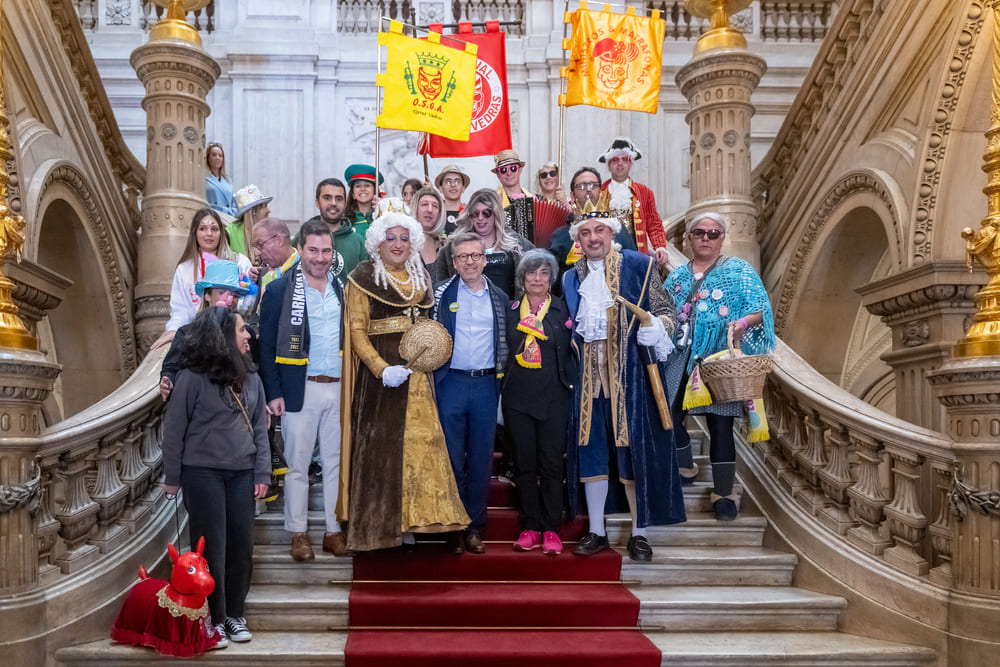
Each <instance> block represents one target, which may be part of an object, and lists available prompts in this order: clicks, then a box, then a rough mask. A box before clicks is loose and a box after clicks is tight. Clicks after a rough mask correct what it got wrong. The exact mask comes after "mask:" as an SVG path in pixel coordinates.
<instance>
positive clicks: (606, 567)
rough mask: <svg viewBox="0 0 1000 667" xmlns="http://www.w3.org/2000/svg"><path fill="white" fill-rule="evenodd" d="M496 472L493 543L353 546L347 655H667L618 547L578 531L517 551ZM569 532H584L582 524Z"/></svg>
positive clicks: (606, 660) (477, 658)
mask: <svg viewBox="0 0 1000 667" xmlns="http://www.w3.org/2000/svg"><path fill="white" fill-rule="evenodd" d="M493 484H494V486H493V488H492V489H491V502H490V505H491V509H490V510H489V524H488V525H487V529H486V532H485V535H484V537H485V538H486V540H488V542H487V545H486V553H485V554H483V555H476V554H465V555H462V556H456V555H454V554H450V553H447V552H446V550H445V548H444V545H443V544H440V543H418V546H417V550H416V552H414V553H410V554H404V553H401V552H399V551H398V550H395V549H394V550H387V551H384V552H376V553H369V554H361V555H358V556H356V557H355V558H354V584H353V586H352V588H351V596H350V608H349V609H350V632H349V634H348V637H347V648H346V650H345V657H346V661H347V665H348V667H390V666H395V665H402V666H406V667H416V666H424V665H426V666H428V667H431V666H433V667H448V666H452V665H454V666H458V665H462V666H465V665H475V666H477V667H481V666H488V667H492V666H497V667H499V666H501V665H503V666H506V665H540V666H541V665H544V666H545V667H562V666H566V667H569V666H571V665H572V666H573V667H589V666H596V665H601V666H602V667H607V666H609V665H614V666H615V667H658V666H659V665H660V660H661V656H660V651H659V650H658V649H657V648H656V647H655V646H653V644H652V643H651V642H650V641H649V640H648V639H646V638H645V637H644V636H643V635H642V633H641V632H639V630H638V629H637V626H636V622H637V619H638V616H639V601H638V600H637V599H636V597H635V596H634V595H632V593H630V592H629V591H628V590H627V589H626V588H625V587H624V586H623V585H622V584H621V583H620V575H621V557H620V556H619V555H618V554H617V553H616V552H613V551H612V552H604V553H601V554H598V555H596V556H592V557H590V558H582V557H579V556H574V555H573V554H572V553H571V551H572V547H573V544H571V543H568V544H566V545H565V547H564V551H563V553H562V554H560V555H559V556H554V557H553V556H545V555H543V554H542V553H541V551H540V550H535V551H532V552H530V553H517V552H515V551H513V550H512V549H511V542H513V540H514V539H516V538H517V535H518V533H519V527H518V521H517V512H516V510H513V509H507V508H506V506H509V505H510V504H511V502H510V501H511V500H512V497H511V488H510V487H505V486H504V485H499V484H498V483H497V482H496V481H495V480H494V482H493ZM497 506H501V507H504V509H497ZM561 532H562V535H561V537H562V538H563V539H564V540H574V541H575V540H576V539H577V538H578V537H579V536H580V535H581V534H582V533H583V524H582V523H576V524H571V525H569V526H566V527H564V528H563V530H562V531H561ZM497 541H500V543H497Z"/></svg>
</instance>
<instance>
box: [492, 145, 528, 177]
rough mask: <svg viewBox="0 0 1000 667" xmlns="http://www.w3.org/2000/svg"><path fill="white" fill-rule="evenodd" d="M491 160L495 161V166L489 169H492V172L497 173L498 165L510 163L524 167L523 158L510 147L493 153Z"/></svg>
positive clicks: (502, 165) (503, 165) (504, 165)
mask: <svg viewBox="0 0 1000 667" xmlns="http://www.w3.org/2000/svg"><path fill="white" fill-rule="evenodd" d="M493 162H494V163H495V165H496V166H494V167H493V168H492V169H490V171H492V172H493V173H494V174H495V173H497V169H499V168H500V167H506V166H507V165H511V164H516V165H519V166H520V167H521V168H522V169H523V168H524V160H522V159H521V158H520V157H518V155H517V151H515V150H513V149H510V148H508V149H507V150H503V151H500V152H499V153H497V154H496V155H494V156H493Z"/></svg>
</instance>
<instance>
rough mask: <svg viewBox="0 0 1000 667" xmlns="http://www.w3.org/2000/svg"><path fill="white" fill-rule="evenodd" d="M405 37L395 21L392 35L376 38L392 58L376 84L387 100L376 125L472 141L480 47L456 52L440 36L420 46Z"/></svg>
mask: <svg viewBox="0 0 1000 667" xmlns="http://www.w3.org/2000/svg"><path fill="white" fill-rule="evenodd" d="M402 31H403V24H402V23H399V22H398V21H393V22H392V23H391V24H390V25H389V32H380V33H379V35H378V43H379V47H380V48H381V47H382V46H387V47H389V58H388V61H387V64H386V68H385V73H384V74H383V73H379V75H378V77H377V80H376V83H378V85H380V86H382V87H383V89H384V97H383V100H382V113H381V114H379V116H378V118H377V119H376V121H375V124H376V125H378V126H379V127H384V128H393V129H396V130H416V131H418V132H430V133H432V134H437V135H440V136H442V137H448V138H449V139H456V140H459V141H468V139H469V128H470V123H471V121H472V97H473V93H474V92H475V87H476V50H477V47H476V45H475V44H464V45H463V47H464V48H463V49H459V48H452V47H450V46H445V45H444V44H441V35H440V34H439V33H436V32H432V33H430V34H428V35H427V39H426V40H420V39H414V38H412V37H406V36H405V35H403V33H402Z"/></svg>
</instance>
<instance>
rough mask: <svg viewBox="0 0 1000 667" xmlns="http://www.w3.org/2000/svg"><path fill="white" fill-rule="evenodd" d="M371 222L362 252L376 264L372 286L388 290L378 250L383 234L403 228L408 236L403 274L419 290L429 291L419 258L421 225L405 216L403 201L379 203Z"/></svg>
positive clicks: (421, 240)
mask: <svg viewBox="0 0 1000 667" xmlns="http://www.w3.org/2000/svg"><path fill="white" fill-rule="evenodd" d="M372 215H373V216H374V220H373V221H372V224H371V225H370V226H369V227H368V232H367V233H366V234H365V250H367V251H368V255H369V257H371V258H372V262H374V264H375V284H376V285H380V286H383V287H386V288H388V287H389V279H388V278H387V277H386V269H385V264H384V263H383V261H382V254H381V253H380V252H379V246H380V245H382V242H383V241H385V233H386V232H387V231H388V230H389V229H391V228H393V227H402V228H404V229H406V231H408V232H409V233H410V256H409V257H407V258H406V263H405V267H406V272H407V273H409V274H410V279H411V280H414V281H415V283H416V286H417V287H418V288H426V287H428V286H429V285H428V281H427V277H428V276H427V275H426V274H427V270H426V269H425V268H424V260H423V259H422V258H421V256H420V249H421V248H422V247H423V245H424V228H423V227H421V226H420V223H419V222H417V221H416V220H414V219H413V218H412V217H410V216H409V215H407V213H406V209H405V208H404V204H403V200H402V199H400V198H399V197H385V198H383V199H380V200H379V202H378V206H377V207H376V208H375V211H374V212H373V214H372Z"/></svg>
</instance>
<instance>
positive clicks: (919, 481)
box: [745, 341, 956, 585]
mask: <svg viewBox="0 0 1000 667" xmlns="http://www.w3.org/2000/svg"><path fill="white" fill-rule="evenodd" d="M774 356H775V369H774V372H773V373H772V375H771V377H770V378H769V379H768V383H767V387H766V388H765V393H764V405H765V409H766V412H767V418H768V423H769V426H770V431H771V439H770V440H769V441H766V442H763V443H759V444H754V445H751V446H749V447H748V449H747V450H745V451H746V453H747V455H749V456H753V457H755V458H756V459H757V460H758V461H759V463H760V464H762V465H761V466H760V468H759V469H760V470H762V471H764V473H765V474H766V475H767V476H768V477H769V478H770V480H771V482H773V485H774V488H776V489H780V491H781V493H782V494H783V496H784V500H785V501H787V502H794V503H796V504H797V505H799V507H800V508H802V509H803V510H804V511H805V512H806V513H807V514H809V515H811V516H812V517H813V519H814V520H815V523H814V526H813V528H814V529H815V530H817V531H822V532H823V533H825V536H826V538H827V539H832V540H836V541H838V542H839V543H840V545H841V547H842V548H844V549H848V550H857V551H858V552H861V553H864V554H866V555H868V556H871V557H873V558H875V559H877V560H879V561H881V562H882V563H884V564H886V565H888V566H890V567H892V568H894V569H896V570H899V571H900V572H902V573H904V574H907V575H910V576H913V577H918V578H927V579H928V580H933V581H935V582H936V583H942V584H945V585H947V583H949V582H950V570H951V553H952V547H951V545H952V542H953V541H954V538H955V522H954V519H953V515H952V513H951V511H950V506H949V502H950V501H949V495H948V489H949V488H950V485H951V480H952V474H953V471H954V470H955V465H956V456H955V453H954V441H953V440H951V439H950V438H948V437H946V436H944V435H942V434H938V433H935V432H933V431H929V430H925V429H921V428H918V427H915V426H913V425H912V424H909V423H906V422H903V421H902V420H898V419H896V418H894V417H891V416H890V415H887V414H885V413H882V412H881V411H879V410H876V409H875V408H872V407H871V406H869V405H868V404H867V403H864V402H863V401H861V400H860V399H857V398H855V397H854V396H852V395H850V394H848V393H847V392H846V391H843V390H841V389H839V388H838V387H835V386H833V384H832V383H830V382H828V381H827V380H825V378H823V377H822V376H821V375H819V373H817V372H816V371H815V370H813V369H812V368H811V367H810V366H809V365H808V364H807V363H806V362H805V361H803V360H802V359H801V358H800V357H798V355H796V354H795V353H794V352H793V351H792V350H791V349H790V348H788V347H787V346H785V345H784V344H783V343H781V342H780V341H779V344H778V349H777V350H776V352H775V355H774ZM932 570H933V571H934V577H933V578H931V577H930V574H931V572H932Z"/></svg>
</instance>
